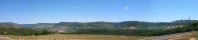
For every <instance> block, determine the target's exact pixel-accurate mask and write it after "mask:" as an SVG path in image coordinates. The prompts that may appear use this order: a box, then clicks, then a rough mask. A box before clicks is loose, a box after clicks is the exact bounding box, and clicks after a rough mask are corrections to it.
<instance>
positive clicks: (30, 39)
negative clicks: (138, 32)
mask: <svg viewBox="0 0 198 40" xmlns="http://www.w3.org/2000/svg"><path fill="white" fill-rule="evenodd" d="M7 37H9V38H10V39H11V40H16V39H17V37H16V36H12V35H9V36H7ZM142 38H146V36H119V35H87V34H51V35H41V36H19V37H18V39H19V40H138V39H142Z"/></svg>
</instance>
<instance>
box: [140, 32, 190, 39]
mask: <svg viewBox="0 0 198 40" xmlns="http://www.w3.org/2000/svg"><path fill="white" fill-rule="evenodd" d="M191 34H192V32H184V33H177V34H170V35H163V36H156V37H151V38H145V39H140V40H167V39H170V38H178V37H183V36H187V35H191Z"/></svg>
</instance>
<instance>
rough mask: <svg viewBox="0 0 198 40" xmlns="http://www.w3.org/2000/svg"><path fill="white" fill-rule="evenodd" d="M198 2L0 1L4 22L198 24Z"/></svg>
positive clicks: (116, 0)
mask: <svg viewBox="0 0 198 40" xmlns="http://www.w3.org/2000/svg"><path fill="white" fill-rule="evenodd" d="M197 4H198V0H0V13H1V15H0V19H1V20H0V22H15V23H20V24H34V23H58V22H97V21H105V22H122V21H147V22H171V21H174V20H182V19H188V18H189V16H190V17H191V19H192V20H198V18H197V17H198V16H197V15H198V14H197V13H198V5H197Z"/></svg>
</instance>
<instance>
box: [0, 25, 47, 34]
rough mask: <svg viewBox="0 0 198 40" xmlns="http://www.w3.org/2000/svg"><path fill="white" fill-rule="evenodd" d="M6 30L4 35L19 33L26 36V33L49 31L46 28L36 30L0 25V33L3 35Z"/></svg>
mask: <svg viewBox="0 0 198 40" xmlns="http://www.w3.org/2000/svg"><path fill="white" fill-rule="evenodd" d="M5 32H6V35H21V36H27V35H34V34H35V35H37V34H38V35H47V34H50V33H51V32H49V31H47V30H43V31H37V30H32V29H30V28H15V27H2V26H0V35H4V34H5Z"/></svg>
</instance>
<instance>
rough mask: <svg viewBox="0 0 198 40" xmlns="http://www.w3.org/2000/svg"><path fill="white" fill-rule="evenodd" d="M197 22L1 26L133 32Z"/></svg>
mask: <svg viewBox="0 0 198 40" xmlns="http://www.w3.org/2000/svg"><path fill="white" fill-rule="evenodd" d="M195 21H197V20H177V21H173V22H142V21H124V22H101V21H100V22H87V23H80V22H60V23H37V24H17V23H13V22H2V23H0V26H13V27H25V28H32V29H36V30H39V29H47V30H50V31H55V32H71V31H75V30H77V29H86V28H97V29H132V30H159V29H171V28H175V27H181V26H185V25H189V24H191V23H193V22H195Z"/></svg>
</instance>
